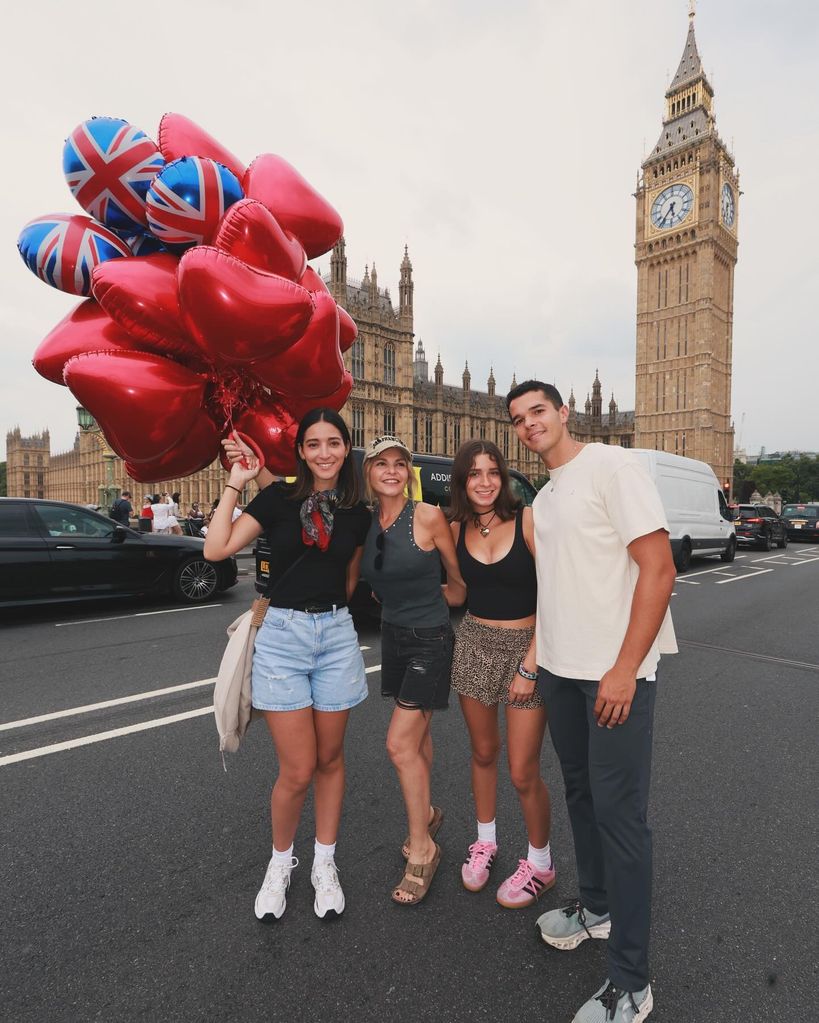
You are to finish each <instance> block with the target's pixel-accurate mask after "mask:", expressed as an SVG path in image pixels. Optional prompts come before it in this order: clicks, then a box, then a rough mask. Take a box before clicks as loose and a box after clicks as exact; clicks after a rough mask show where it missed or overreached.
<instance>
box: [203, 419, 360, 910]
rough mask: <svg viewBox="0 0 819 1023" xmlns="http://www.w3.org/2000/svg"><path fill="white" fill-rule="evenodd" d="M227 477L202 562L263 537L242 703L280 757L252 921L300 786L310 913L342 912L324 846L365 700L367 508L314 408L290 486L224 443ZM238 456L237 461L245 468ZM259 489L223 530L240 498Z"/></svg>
mask: <svg viewBox="0 0 819 1023" xmlns="http://www.w3.org/2000/svg"><path fill="white" fill-rule="evenodd" d="M223 443H224V445H225V452H226V455H227V457H228V459H229V461H230V462H231V470H230V478H229V481H228V483H227V485H226V488H225V492H224V495H223V496H222V499H221V500H220V502H219V506H218V508H217V509H216V512H215V513H214V515H213V519H212V521H211V524H210V528H209V529H208V535H207V538H206V540H205V557H206V558H209V559H211V560H214V561H217V560H221V559H222V558H226V557H229V556H230V555H231V554H235V553H236V552H237V551H239V550H241V549H242V548H243V547H246V546H247V545H248V544H250V543H252V542H253V540H255V539H256V537H258V536H260V535H261V534H262V533H263V532H265V533H267V537H268V541H269V544H270V548H271V555H272V565H271V573H270V574H271V578H273V579H276V578H278V579H280V583H279V584H276V583H274V584H273V586H272V587H271V589H270V590H269V595H270V601H271V604H270V607H269V608H268V609H267V612H266V614H265V617H264V621H263V622H262V625H261V628H260V629H259V631H258V633H257V634H256V644H255V648H254V653H253V674H252V694H251V695H252V702H253V707H254V709H256V710H258V711H260V712H261V713H262V714H263V715H264V718H265V721H266V723H267V727H268V729H269V731H270V735H271V737H272V739H273V743H274V745H275V747H276V752H277V754H278V759H279V775H278V778H277V779H276V783H275V785H274V786H273V795H272V798H271V818H272V830H273V855H272V857H271V859H270V863H269V864H268V867H267V872H266V873H265V878H264V882H263V883H262V887H261V890H260V891H259V894H258V895H257V896H256V903H255V907H254V909H255V913H256V917H257V919H259V920H262V921H265V922H272V921H273V920H278V919H279V918H280V917H281V915H282V914H283V913H284V910H285V899H286V895H287V889H288V886H289V884H290V872H291V871H292V869H293V867H295V866H297V865H298V861H297V860H296V859H295V857H294V856H293V839H294V836H295V834H296V828H297V826H298V823H299V817H300V815H301V808H302V805H303V803H304V798H305V796H306V794H307V790H308V788H309V787H310V784H311V782H312V783H313V788H314V793H315V814H316V842H315V858H314V860H313V869H312V871H311V875H310V877H311V881H312V883H313V887H314V888H315V890H316V897H315V902H314V909H315V912H316V915H317V916H319V917H326V916H337V915H339V914H340V913H341V912H342V911H343V910H344V894H343V893H342V890H341V886H340V884H339V880H338V873H337V871H336V867H335V861H334V855H335V842H336V833H337V831H338V825H339V821H340V818H341V803H342V798H343V794H344V733H345V729H346V727H347V718H348V717H349V712H350V709H351V708H352V707H354V706H356V705H357V704H359V703H361V701H362V700H364V699H365V698H366V696H367V679H366V675H365V671H364V661H363V658H362V656H361V650H360V647H359V643H358V636H357V635H356V631H355V628H354V627H353V621H352V618H351V617H350V614H349V611H348V610H347V601H348V599H349V598H350V596H351V595H352V592H353V590H354V589H355V587H356V584H357V582H358V574H359V566H360V564H361V555H362V552H363V549H364V547H363V545H364V540H365V538H366V536H367V530H368V529H369V525H370V513H369V511H368V510H367V507H366V506H365V505H364V504H363V503H362V502H361V501H360V500H359V487H360V484H359V481H358V475H357V473H356V470H355V465H354V463H353V459H352V454H351V450H352V448H351V443H350V435H349V433H348V431H347V427H346V425H345V423H344V420H343V419H342V418H341V416H339V415H338V413H337V412H335V411H333V410H332V409H321V408H319V409H314V410H312V411H311V412H308V413H307V415H306V416H305V417H304V419H302V421H301V423H300V425H299V429H298V433H297V434H296V483H295V484H294V485H288V484H286V483H282V482H274V477H273V476H272V475H271V473H270V472H269V471H268V470H267V469H260V467H259V463H258V460H257V459H256V458H255V457H254V456H253V453H252V452H251V451H250V449H249V448H248V447H246V446H245V445H241V444H240V443H239V441H238V438H237V439H235V440H233V439H232V440H230V441H225V442H223ZM242 460H244V462H245V463H246V466H247V467H245V466H244V465H243V464H242ZM252 479H258V481H259V484H260V486H261V487H262V488H263V489H261V490H260V492H259V493H258V494H257V496H256V497H255V498H254V499H253V500H252V501H251V502H250V504H249V505H248V506H247V508H246V509H245V511H244V513H243V514H242V515H240V516H239V518H238V519H236V521H235V522H233V523H231V516H232V512H233V509H234V507H235V506H236V502H237V500H238V498H239V495H240V493H241V491H242V490H243V489H244V487H245V486H246V485H247V484H248V483H249V482H250V480H252Z"/></svg>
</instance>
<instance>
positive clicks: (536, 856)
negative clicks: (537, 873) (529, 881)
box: [526, 842, 552, 870]
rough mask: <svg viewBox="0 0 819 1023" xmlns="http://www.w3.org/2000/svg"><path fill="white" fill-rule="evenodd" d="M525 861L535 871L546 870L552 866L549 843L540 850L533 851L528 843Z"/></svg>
mask: <svg viewBox="0 0 819 1023" xmlns="http://www.w3.org/2000/svg"><path fill="white" fill-rule="evenodd" d="M526 859H527V860H528V861H529V862H530V863H531V864H532V866H533V867H534V868H535V870H548V869H549V868H550V867H551V865H552V849H551V846H550V845H549V843H548V842H547V843H546V845H544V847H543V848H542V849H535V847H534V846H533V845H532V843H531V842H530V843H529V852H528V853H527V854H526Z"/></svg>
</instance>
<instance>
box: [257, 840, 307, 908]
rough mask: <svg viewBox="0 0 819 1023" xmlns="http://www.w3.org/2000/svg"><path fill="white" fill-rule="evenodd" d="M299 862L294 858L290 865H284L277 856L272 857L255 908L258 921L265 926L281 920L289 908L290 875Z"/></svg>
mask: <svg viewBox="0 0 819 1023" xmlns="http://www.w3.org/2000/svg"><path fill="white" fill-rule="evenodd" d="M298 865H299V861H298V860H297V859H296V857H295V856H294V857H293V858H292V860H291V861H290V863H282V862H281V860H278V859H276V857H275V856H271V857H270V863H268V865H267V872H266V873H265V875H264V881H262V887H261V888H260V889H259V894H258V895H257V896H256V904H255V906H254V909H255V912H256V919H257V920H261V921H262V923H263V924H271V923H273V921H274V920H281V918H282V916H283V915H284V910H285V908H286V906H287V889H288V888H289V887H290V873H291V871H292V870H293V867H297V866H298Z"/></svg>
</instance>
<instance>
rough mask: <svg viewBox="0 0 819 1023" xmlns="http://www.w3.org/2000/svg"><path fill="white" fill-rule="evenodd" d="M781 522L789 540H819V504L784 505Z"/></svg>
mask: <svg viewBox="0 0 819 1023" xmlns="http://www.w3.org/2000/svg"><path fill="white" fill-rule="evenodd" d="M782 520H783V521H784V523H785V529H786V530H787V533H788V539H789V540H819V502H814V503H806V504H786V505H785V507H784V508H783V509H782Z"/></svg>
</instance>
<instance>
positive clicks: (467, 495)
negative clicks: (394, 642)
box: [448, 440, 555, 909]
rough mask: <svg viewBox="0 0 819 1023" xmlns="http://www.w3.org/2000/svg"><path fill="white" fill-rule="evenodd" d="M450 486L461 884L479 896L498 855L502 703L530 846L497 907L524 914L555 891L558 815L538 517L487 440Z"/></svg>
mask: <svg viewBox="0 0 819 1023" xmlns="http://www.w3.org/2000/svg"><path fill="white" fill-rule="evenodd" d="M450 488H451V495H452V503H451V505H450V507H449V512H448V514H449V519H450V522H451V529H452V536H453V539H454V541H455V545H456V551H457V556H458V565H459V566H460V570H461V575H462V576H463V579H464V582H465V583H466V586H467V591H468V598H467V612H466V614H465V615H464V617H463V619H462V620H461V623H460V625H459V626H458V629H457V632H456V633H455V652H454V656H453V661H452V688H453V689H454V690H455V692H456V693H458V698H459V700H460V703H461V710H462V711H463V715H464V720H465V721H466V725H467V728H468V729H469V739H470V744H471V747H472V793H473V796H474V799H475V810H476V815H477V837H476V839H475V841H474V842H473V843H472V845H470V846H469V851H468V854H467V857H466V862H465V863H464V865H463V867H462V868H461V879H462V881H463V885H464V887H465V888H466V889H467V890H468V891H471V892H479V891H481V890H482V889H483V888H484V887H485V886H486V884H487V883H488V881H489V873H490V871H491V869H492V866H493V865H494V863H495V859H496V856H497V853H498V842H497V836H496V826H495V808H496V805H497V787H498V754H499V752H500V745H501V738H500V731H499V729H498V706H499V705H502V706H503V707H504V710H505V717H506V747H507V757H508V760H509V774H510V776H511V778H512V784H513V785H514V786H515V789H516V791H517V794H518V799H519V800H520V806H521V810H522V812H523V819H524V821H525V822H526V831H527V834H528V837H529V848H528V851H527V853H526V856H525V857H523V858H522V859H520V860H519V861H518V866H517V869H516V870H515V872H514V873H513V874H512V875H511V876H510V877H507V878H506V880H505V881H503V882H502V884H501V885H500V887H499V888H498V891H497V895H496V898H497V901H498V902H499V903H500V904H501V906H505V907H506V908H508V909H521V908H523V907H525V906H531V905H532V903H534V902H536V901H537V900H538V898H540V896H541V895H542V894H543V893H544V892H546V891H548V890H549V889H550V888H551V887H552V886H553V885H554V883H555V869H554V864H553V862H552V854H551V847H550V845H549V833H550V829H551V818H552V807H551V801H550V798H549V790H548V788H547V787H546V784H545V783H544V781H543V778H542V777H541V773H540V754H541V749H542V747H543V736H544V733H545V731H546V709H545V707H544V706H543V700H542V699H541V697H540V695H539V694H538V692H537V691H536V687H535V686H536V681H537V662H536V659H535V611H536V609H537V575H536V572H535V561H534V557H533V554H534V549H535V542H534V525H533V519H532V510H531V508H523V507H521V502H520V501H519V500H518V498H516V497H515V495H514V494H513V492H512V486H511V482H510V479H509V469H508V467H507V465H506V460H505V459H504V457H503V455H502V454H501V452H500V450H499V449H498V447H497V445H496V444H493V443H492V442H491V441H486V440H469V441H467V442H466V443H465V444H463V445H462V446H461V447H460V448H459V449H458V451H457V453H456V455H455V461H454V463H453V465H452V478H451V483H450ZM547 585H548V583H547Z"/></svg>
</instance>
